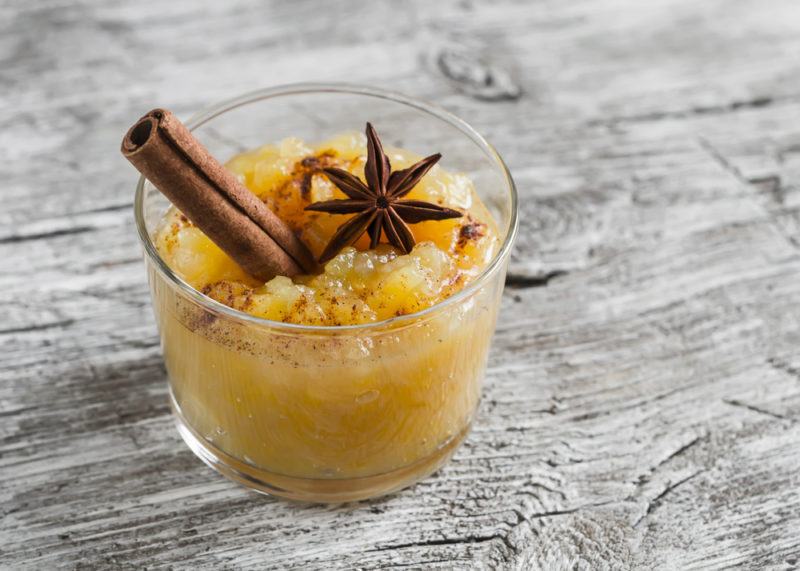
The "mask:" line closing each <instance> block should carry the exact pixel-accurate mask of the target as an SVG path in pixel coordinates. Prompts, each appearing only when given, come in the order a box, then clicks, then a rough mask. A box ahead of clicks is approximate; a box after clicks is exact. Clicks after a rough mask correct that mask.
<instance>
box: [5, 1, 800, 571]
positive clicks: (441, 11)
mask: <svg viewBox="0 0 800 571" xmlns="http://www.w3.org/2000/svg"><path fill="white" fill-rule="evenodd" d="M342 79H344V80H348V81H355V82H362V83H367V84H372V85H378V86H382V87H388V88H395V89H399V90H402V91H405V92H407V93H410V94H413V95H417V96H420V97H423V98H427V99H430V100H434V101H436V102H438V103H440V104H441V105H444V106H446V107H448V108H449V109H451V110H452V111H454V112H455V113H457V114H459V115H461V116H462V117H464V118H465V119H467V120H468V121H470V122H471V123H472V124H474V125H475V126H476V127H477V128H478V129H479V130H480V131H482V132H483V133H485V134H486V135H487V136H488V138H489V139H490V140H491V141H493V142H494V143H495V144H496V146H497V147H498V148H499V150H500V151H501V153H502V154H504V156H505V157H506V159H507V161H508V163H509V164H510V166H511V169H512V171H513V173H514V175H515V177H516V180H517V182H518V185H519V188H520V191H521V195H522V209H523V211H524V214H525V216H524V220H523V223H522V227H521V234H520V239H519V242H518V246H517V248H516V252H515V254H514V258H513V261H512V265H511V273H510V276H509V284H508V285H509V287H508V289H507V292H506V295H505V298H504V308H503V315H502V317H501V319H500V325H499V329H498V332H497V337H496V341H495V344H494V349H493V353H492V357H491V362H490V368H489V373H488V378H487V382H486V387H485V391H484V402H483V405H482V408H481V413H480V418H479V420H478V422H477V425H476V427H475V429H474V432H473V433H472V435H471V436H470V438H469V440H468V442H467V443H466V445H465V446H464V447H463V448H462V449H461V450H460V451H459V452H458V454H457V456H456V458H455V460H454V461H453V462H452V463H451V464H450V465H448V466H447V467H446V468H444V469H443V470H442V471H441V472H440V473H439V474H438V475H436V476H435V477H432V478H429V479H427V480H426V481H424V482H422V483H420V484H419V485H417V486H415V487H414V488H413V489H410V490H407V491H404V492H401V493H398V494H396V495H394V496H392V497H389V498H387V499H383V500H379V501H373V502H365V503H361V504H356V505H345V506H336V507H331V506H328V507H325V506H316V505H298V504H292V503H287V502H283V501H276V500H272V499H269V498H264V497H261V496H258V495H256V494H254V493H251V492H248V491H246V490H244V489H242V488H239V487H237V486H235V485H233V484H231V483H228V482H227V481H225V480H224V479H222V478H221V477H219V476H217V475H216V474H214V473H213V472H211V471H210V470H209V469H207V468H206V467H204V466H203V465H201V463H200V462H199V461H198V460H196V459H195V458H194V457H193V456H192V454H191V453H190V452H189V450H188V449H187V448H186V447H185V446H184V445H183V444H182V443H181V442H180V440H179V438H178V436H177V434H176V432H175V430H174V429H173V427H172V421H171V418H170V416H169V411H168V408H167V400H166V383H165V373H164V369H163V367H162V363H161V358H160V353H159V347H158V340H157V335H156V330H155V326H154V322H153V318H152V315H151V311H150V308H149V300H148V295H147V289H146V285H145V276H144V271H143V268H142V264H141V261H140V253H139V247H138V245H137V240H136V237H135V233H134V228H133V223H132V214H131V201H132V196H133V184H134V181H135V179H136V176H135V173H134V172H133V170H132V169H131V168H130V167H129V166H128V165H127V164H126V163H125V162H124V160H123V159H122V158H121V157H120V155H119V153H118V150H117V147H118V143H119V141H120V138H121V135H122V133H123V131H124V130H125V128H126V127H127V126H128V125H129V124H130V123H131V121H132V120H133V119H135V118H136V117H138V116H139V115H140V114H141V113H142V112H144V111H146V110H147V109H149V108H150V107H152V106H153V105H154V104H163V105H168V106H170V107H171V108H173V109H174V110H175V111H176V112H178V113H179V114H182V115H183V116H186V115H188V114H190V113H192V112H194V111H196V110H197V109H199V108H200V107H203V106H206V105H207V104H209V103H211V102H214V101H216V100H219V99H221V98H225V97H229V96H232V95H236V94H238V93H240V92H244V91H248V90H251V89H254V88H256V87H261V86H265V85H272V84H278V83H286V82H293V81H307V80H342ZM0 181H2V182H1V183H0V193H2V207H0V286H1V287H0V348H1V349H0V381H1V382H0V416H1V417H2V419H0V454H1V455H0V513H2V522H0V566H3V567H6V568H14V569H16V568H30V569H50V568H54V567H66V568H136V569H138V568H144V567H148V568H150V567H175V568H193V569H196V568H248V567H253V568H275V569H282V568H293V569H314V568H320V569H330V568H361V569H379V568H389V567H408V568H435V567H441V568H476V569H477V568H503V569H538V568H542V569H560V568H579V569H589V568H607V569H617V568H667V569H685V568H695V567H709V568H727V567H733V566H743V567H748V568H764V567H770V568H779V569H780V568H784V569H785V568H795V567H796V566H797V565H798V561H800V474H799V471H800V470H799V469H800V423H798V420H799V419H800V349H798V344H799V343H800V309H799V307H800V187H799V186H798V185H799V184H800V5H798V4H797V2H796V1H795V0H770V1H769V2H763V1H760V0H735V1H726V0H707V1H704V2H697V1H696V0H656V1H652V2H639V1H637V0H618V1H602V2H599V1H595V2H589V1H581V0H579V1H574V2H545V1H535V2H523V1H520V2H498V3H492V4H491V5H489V4H488V3H482V2H472V1H470V0H462V1H458V2H451V1H445V2H430V1H421V0H420V1H416V2H409V3H380V2H370V3H367V2H364V3H356V2H349V3H341V4H340V5H338V6H333V5H332V4H331V3H323V4H319V3H314V2H274V3H269V4H267V3H263V2H256V1H236V2H205V3H203V4H202V5H201V4H199V3H197V2H193V1H188V0H180V1H173V2H155V1H153V0H145V1H141V2H135V3H134V2H131V3H125V2H120V1H111V2H102V3H101V2H97V3H94V4H92V3H89V2H85V1H82V2H59V1H57V0H43V1H41V2H10V3H9V2H8V1H5V2H2V3H0Z"/></svg>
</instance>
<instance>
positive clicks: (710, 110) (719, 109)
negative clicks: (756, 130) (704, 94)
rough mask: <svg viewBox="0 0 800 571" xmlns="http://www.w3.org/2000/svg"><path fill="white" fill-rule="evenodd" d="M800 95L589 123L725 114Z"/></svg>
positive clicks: (600, 123) (748, 100) (764, 97)
mask: <svg viewBox="0 0 800 571" xmlns="http://www.w3.org/2000/svg"><path fill="white" fill-rule="evenodd" d="M797 99H798V96H787V97H770V96H759V97H753V98H751V99H742V100H735V101H731V102H730V103H726V104H718V105H695V106H693V107H688V108H686V109H677V110H672V111H652V112H649V113H640V114H638V115H627V116H622V117H612V118H610V119H595V120H592V121H589V122H588V124H589V125H592V126H593V125H618V124H620V123H641V122H647V121H661V120H664V119H687V118H689V117H699V116H704V115H724V114H726V113H732V112H734V111H740V110H742V109H759V108H762V107H769V106H770V105H774V104H776V103H792V102H795V101H797Z"/></svg>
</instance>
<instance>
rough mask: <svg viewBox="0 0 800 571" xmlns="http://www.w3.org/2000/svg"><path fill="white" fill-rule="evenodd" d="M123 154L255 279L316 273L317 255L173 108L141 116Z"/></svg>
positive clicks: (126, 138)
mask: <svg viewBox="0 0 800 571" xmlns="http://www.w3.org/2000/svg"><path fill="white" fill-rule="evenodd" d="M122 154H123V155H124V156H125V158H127V159H128V160H129V161H130V162H131V163H132V164H133V166H135V167H136V168H137V169H138V170H139V172H141V173H142V174H143V175H144V176H145V177H146V178H147V179H148V180H150V182H152V183H153V184H154V185H155V186H156V188H158V190H160V191H161V192H162V193H163V194H164V195H165V196H166V197H167V198H169V200H170V201H171V202H172V203H173V204H174V205H175V206H176V207H177V208H178V209H179V210H180V211H181V212H182V213H183V214H185V215H186V216H187V217H188V218H189V220H191V221H192V222H193V223H194V224H195V225H196V226H197V227H198V228H200V230H202V231H203V232H204V233H205V234H206V235H207V236H208V237H209V238H210V239H211V240H213V241H214V243H215V244H217V245H218V246H219V247H220V248H222V250H224V251H225V252H226V253H227V254H228V255H229V256H230V257H231V258H233V259H234V260H235V261H236V262H237V263H238V264H239V265H240V266H241V267H242V268H243V269H244V270H245V271H246V272H247V273H249V274H251V275H252V276H253V277H255V278H258V279H259V280H263V281H268V280H270V279H272V278H273V277H275V276H277V275H282V276H293V275H296V274H299V273H312V272H314V271H316V269H317V263H316V261H315V260H314V256H313V255H312V254H311V252H310V251H309V250H308V248H307V247H306V246H305V244H303V242H301V241H300V239H299V238H298V237H297V236H296V235H295V234H294V232H292V230H291V228H289V227H288V226H287V225H286V223H285V222H284V221H283V220H281V219H280V218H278V216H277V215H276V214H275V213H274V212H272V211H271V210H270V209H269V208H267V206H266V205H265V204H264V203H263V202H262V201H261V200H259V198H258V197H257V196H256V195H254V194H253V193H252V192H250V190H248V189H247V188H246V187H245V186H244V185H242V183H240V182H239V180H238V179H237V178H236V176H234V175H233V174H232V173H231V172H230V171H228V170H227V169H226V168H225V167H224V166H223V165H221V164H220V163H219V162H218V161H217V160H216V159H214V157H212V156H211V154H210V153H209V152H208V149H206V148H205V147H204V146H203V145H202V143H200V141H198V140H197V139H196V138H195V137H194V135H192V134H191V132H190V131H189V130H188V129H187V128H186V126H184V125H183V123H181V122H180V121H179V120H178V119H177V118H176V117H175V116H174V115H173V114H172V113H170V112H169V111H167V110H165V109H154V110H152V111H150V112H149V113H147V114H146V115H145V116H144V117H142V118H141V119H139V121H137V122H136V123H135V124H134V125H133V126H132V127H131V128H130V129H129V130H128V133H127V134H126V135H125V138H124V139H123V140H122Z"/></svg>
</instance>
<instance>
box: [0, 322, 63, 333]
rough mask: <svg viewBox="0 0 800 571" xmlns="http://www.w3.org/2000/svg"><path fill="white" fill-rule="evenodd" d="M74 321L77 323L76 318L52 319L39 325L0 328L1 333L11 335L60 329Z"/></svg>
mask: <svg viewBox="0 0 800 571" xmlns="http://www.w3.org/2000/svg"><path fill="white" fill-rule="evenodd" d="M73 323H75V320H74V319H62V320H61V321H51V322H50V323H40V324H38V325H26V326H23V327H12V328H10V329H0V335H11V334H13V333H31V332H32V331H46V330H48V329H59V328H62V327H69V326H70V325H72V324H73Z"/></svg>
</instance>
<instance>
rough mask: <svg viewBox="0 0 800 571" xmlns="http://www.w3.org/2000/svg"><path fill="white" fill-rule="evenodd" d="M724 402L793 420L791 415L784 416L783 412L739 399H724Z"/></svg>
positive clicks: (781, 418)
mask: <svg viewBox="0 0 800 571" xmlns="http://www.w3.org/2000/svg"><path fill="white" fill-rule="evenodd" d="M722 402H724V403H725V404H729V405H731V406H738V407H740V408H746V409H747V410H751V411H753V412H757V413H760V414H765V415H767V416H771V417H772V418H776V419H778V420H791V419H790V418H789V417H786V416H783V415H782V414H778V413H777V412H772V411H769V410H767V409H765V408H760V407H757V406H755V405H752V404H749V403H746V402H743V401H740V400H737V399H722Z"/></svg>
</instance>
